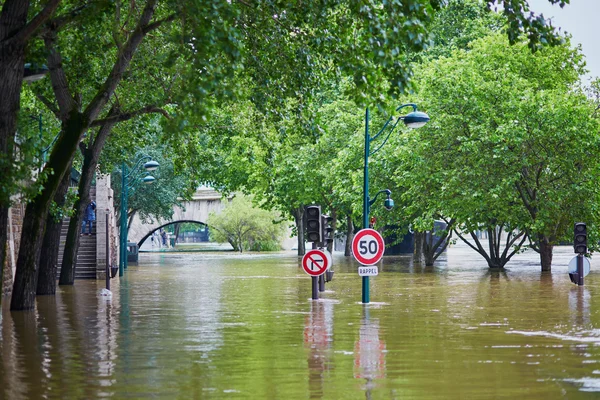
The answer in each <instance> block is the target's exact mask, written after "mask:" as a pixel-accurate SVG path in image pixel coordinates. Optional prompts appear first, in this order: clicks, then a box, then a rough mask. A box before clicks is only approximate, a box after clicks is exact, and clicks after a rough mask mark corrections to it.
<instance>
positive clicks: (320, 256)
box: [302, 249, 329, 276]
mask: <svg viewBox="0 0 600 400" xmlns="http://www.w3.org/2000/svg"><path fill="white" fill-rule="evenodd" d="M328 266H329V259H328V258H327V255H326V254H325V253H324V252H323V251H322V250H316V249H315V250H309V251H308V252H307V253H306V254H305V255H304V257H302V268H303V269H304V272H306V273H307V274H309V275H310V276H319V275H323V274H324V273H325V271H326V270H327V267H328Z"/></svg>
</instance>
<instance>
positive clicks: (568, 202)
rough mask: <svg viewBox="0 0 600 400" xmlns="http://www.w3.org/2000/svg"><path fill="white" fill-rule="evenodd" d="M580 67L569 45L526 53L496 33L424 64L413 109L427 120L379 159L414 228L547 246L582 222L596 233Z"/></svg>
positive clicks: (594, 173)
mask: <svg viewBox="0 0 600 400" xmlns="http://www.w3.org/2000/svg"><path fill="white" fill-rule="evenodd" d="M582 71H583V62H582V57H581V54H580V52H579V51H578V50H577V49H572V48H570V47H569V46H568V43H565V44H564V45H560V46H557V47H553V48H544V49H542V50H540V51H538V52H536V53H534V54H532V53H531V52H530V51H529V49H528V48H527V44H526V43H517V44H515V45H513V46H510V45H509V44H508V41H507V40H506V39H505V38H504V37H502V36H499V35H492V36H489V37H486V38H484V39H480V40H477V41H475V42H474V43H473V45H472V48H471V49H470V50H467V51H464V50H461V51H455V52H453V53H452V56H451V57H448V58H440V59H439V60H437V61H432V62H429V63H427V64H425V65H424V66H423V67H422V68H421V69H420V70H419V72H418V74H417V76H418V82H417V85H418V88H419V104H420V105H421V106H422V107H424V108H425V109H426V110H427V112H428V113H429V115H430V116H431V117H432V121H431V122H430V124H428V125H427V126H426V127H424V128H422V129H420V130H418V131H414V132H411V134H410V135H408V136H406V137H403V138H400V140H399V141H398V142H396V148H395V149H394V150H395V153H394V154H390V153H388V154H387V157H388V158H389V160H390V161H393V162H394V164H395V165H396V168H395V173H394V175H395V180H396V182H397V184H398V185H399V186H401V187H403V188H405V189H406V190H405V191H404V194H403V201H404V203H405V204H407V207H406V209H405V212H406V215H408V216H411V218H412V219H413V223H414V224H415V226H416V227H418V228H421V229H428V228H429V227H430V226H431V221H432V219H433V218H435V217H436V216H439V215H442V216H445V217H451V218H456V220H457V223H458V224H459V226H460V229H461V230H464V231H468V232H472V231H474V230H478V229H479V230H486V229H488V228H490V229H492V228H493V229H495V227H496V226H504V227H505V229H508V230H512V229H518V230H520V231H525V232H528V233H529V235H530V237H531V238H532V240H534V241H537V240H542V239H543V240H545V241H547V242H548V243H550V244H556V243H557V242H558V240H560V239H566V238H570V235H571V230H572V225H573V222H575V220H582V221H586V222H588V223H589V225H590V226H592V227H593V229H592V231H594V233H593V235H594V237H597V233H598V232H597V228H598V223H599V222H600V220H599V219H598V218H599V217H600V215H599V214H598V210H597V207H596V204H597V203H598V200H599V198H598V195H599V191H598V189H597V185H596V184H595V182H597V180H598V179H599V178H600V176H599V175H598V174H599V172H600V164H599V162H598V160H597V157H595V153H596V152H597V151H598V149H599V146H600V138H599V137H598V123H597V122H598V121H597V120H595V119H593V118H592V115H593V112H594V108H593V104H592V103H591V102H590V101H589V100H588V98H587V97H586V96H585V95H584V94H583V93H582V91H581V90H580V89H579V88H578V86H577V85H578V79H579V76H580V74H581V73H582ZM593 242H594V243H596V242H597V240H593Z"/></svg>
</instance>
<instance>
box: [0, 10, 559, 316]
mask: <svg viewBox="0 0 600 400" xmlns="http://www.w3.org/2000/svg"><path fill="white" fill-rule="evenodd" d="M440 3H441V2H440V1H439V0H411V1H406V2H402V3H385V4H384V5H383V7H381V6H380V5H379V4H371V3H364V4H363V3H355V2H338V1H331V2H325V3H315V4H314V5H311V6H310V7H307V5H306V4H304V3H294V2H290V3H287V2H286V3H283V4H281V3H274V2H267V3H266V4H262V3H261V4H260V6H252V5H248V4H246V3H238V2H227V1H220V0H213V1H203V2H199V1H190V0H147V1H145V2H143V3H142V4H136V6H137V7H126V6H125V5H124V4H122V3H121V2H119V1H117V2H105V1H89V2H84V3H81V2H79V1H75V0H73V1H63V2H62V3H61V5H60V7H59V9H58V11H57V16H56V17H53V18H52V19H50V20H48V19H49V18H50V16H51V15H52V14H53V12H54V11H55V10H56V9H57V5H58V4H59V1H58V0H54V1H48V2H47V3H46V5H45V6H44V7H43V8H42V7H40V9H41V11H40V12H39V14H37V16H36V17H33V18H32V19H31V20H30V21H29V22H28V20H27V13H28V8H29V4H30V2H29V1H21V0H18V1H17V0H6V1H4V2H3V3H2V13H1V14H0V18H1V19H2V21H0V26H2V31H0V54H1V56H0V69H1V70H3V71H9V72H7V73H5V74H3V76H2V77H1V78H0V89H1V91H2V93H10V94H11V95H10V96H5V98H2V100H1V102H0V115H2V118H6V121H5V122H6V123H4V122H3V123H0V146H1V147H2V149H0V150H1V151H2V155H3V156H4V159H5V160H9V161H12V159H13V157H12V155H13V154H12V147H11V146H10V143H11V141H12V140H13V139H14V134H15V128H14V126H15V124H14V120H15V119H16V114H17V111H18V108H19V94H18V93H19V89H20V87H21V84H22V83H21V78H22V72H20V71H22V69H21V65H22V64H23V61H24V51H25V48H26V47H27V49H29V51H30V54H31V56H32V57H36V58H37V59H44V58H45V61H46V64H47V65H48V67H49V69H50V78H51V81H52V82H51V83H52V84H51V96H45V104H46V105H47V106H48V108H49V109H51V110H52V111H53V112H54V113H55V115H56V116H57V118H58V119H59V120H60V124H61V133H60V135H59V137H58V140H57V142H56V144H55V146H54V147H53V149H52V152H51V153H50V157H49V160H48V163H47V164H46V167H45V170H46V176H47V177H48V178H47V181H46V182H45V183H44V185H43V187H42V189H41V190H40V192H39V193H38V194H36V195H35V196H33V198H32V200H31V202H30V203H29V204H28V205H27V209H26V213H25V219H24V232H27V234H26V235H23V238H22V240H21V247H20V251H19V256H18V260H17V273H16V276H15V285H14V289H13V298H12V304H11V308H12V309H29V308H32V307H33V306H34V301H33V299H34V290H33V287H35V286H36V283H37V274H38V260H39V254H40V248H41V240H42V239H41V238H42V236H43V232H44V228H45V220H46V215H47V212H48V209H49V205H50V203H51V201H52V199H53V198H54V196H55V194H56V191H57V190H58V186H59V184H60V182H61V180H62V178H63V176H64V175H65V173H66V172H67V170H68V166H69V165H70V163H71V162H72V159H73V157H74V155H75V153H76V151H77V147H78V144H79V143H80V141H81V139H82V138H83V135H84V133H85V132H86V131H88V130H89V129H90V128H92V127H94V126H95V124H99V125H100V124H102V122H101V121H106V120H105V117H106V116H107V115H108V113H109V112H110V109H111V107H112V106H113V104H111V101H112V100H114V99H115V98H118V97H119V94H120V93H119V90H120V87H121V85H122V84H123V85H125V84H126V83H127V81H128V80H131V81H135V78H136V77H137V76H136V74H135V72H136V71H137V69H136V64H135V61H136V58H137V55H138V53H141V51H142V50H143V49H142V47H143V45H144V43H146V42H148V41H149V40H148V39H150V40H152V39H156V38H159V39H158V43H156V42H155V43H154V47H149V48H151V49H152V51H151V52H150V53H149V54H151V55H152V57H150V58H146V59H145V60H144V61H145V65H149V66H156V70H155V73H156V74H160V72H161V70H162V69H164V68H169V67H170V66H172V65H173V64H177V65H180V66H183V67H184V69H182V70H181V71H179V72H180V73H179V74H178V75H177V76H178V78H179V79H178V81H177V82H178V84H179V85H182V87H183V86H185V88H187V89H188V90H184V91H182V92H180V93H178V94H177V95H174V96H173V97H172V103H176V104H177V105H178V106H179V107H180V108H181V109H182V110H184V111H181V112H180V116H186V115H187V116H188V119H189V118H190V117H189V116H198V117H203V116H206V114H207V111H208V110H209V109H210V105H211V104H212V102H213V101H214V98H215V96H216V95H217V94H221V95H228V94H232V92H234V91H235V88H236V86H234V85H233V83H234V82H235V80H236V78H237V77H238V76H239V75H242V74H243V75H246V76H250V77H251V78H252V79H253V80H254V81H255V82H256V83H257V85H256V86H252V89H254V90H256V89H258V90H257V91H256V92H255V93H254V96H253V98H254V99H255V101H256V102H257V103H260V104H262V105H263V107H268V106H269V104H273V103H274V104H277V100H279V99H280V98H285V97H289V96H292V95H294V96H298V95H303V94H305V95H309V94H310V93H311V91H312V90H314V89H315V88H317V87H318V85H319V84H320V82H321V81H322V77H323V76H327V75H336V74H343V75H347V76H351V77H352V78H353V81H354V87H353V90H352V95H353V98H355V99H357V100H358V101H359V102H365V99H373V100H369V101H366V103H371V102H380V101H381V98H380V97H379V95H380V94H381V93H388V94H390V95H395V94H398V93H400V92H401V91H402V90H404V89H405V88H406V86H407V83H408V81H409V79H410V67H409V63H407V62H406V61H407V54H408V53H411V52H416V51H420V50H422V49H423V48H424V47H425V46H427V44H428V43H429V34H428V29H427V24H428V23H429V22H430V20H431V18H432V16H433V14H434V11H435V9H437V8H438V7H439V6H440ZM490 3H494V2H493V1H490ZM35 4H36V5H38V4H37V3H35ZM504 5H505V8H504V12H505V13H506V14H507V15H509V21H510V22H511V26H510V28H511V29H510V31H509V32H511V33H512V34H516V33H518V32H521V31H526V32H528V33H529V37H530V40H531V42H532V43H534V44H535V43H538V42H542V41H552V39H553V38H554V36H553V35H552V32H551V31H550V30H548V29H547V27H546V25H545V21H543V19H539V18H538V19H534V18H533V17H532V16H529V15H526V14H524V11H526V10H527V7H526V5H527V3H526V2H525V1H524V0H514V1H511V2H510V3H508V2H504ZM519 5H525V7H519ZM511 18H512V19H511ZM207 21H211V23H207ZM176 22H177V23H176ZM42 24H43V29H38V28H42ZM397 26H403V29H397ZM34 34H36V35H38V36H36V38H39V39H41V40H36V41H35V43H33V44H32V45H30V46H27V45H28V43H29V40H30V39H31V38H32V37H33V35H34ZM165 38H167V39H168V41H169V42H170V43H171V44H172V45H173V47H170V46H163V44H164V39H165ZM42 42H43V45H42ZM68 51H70V52H71V54H72V55H73V57H71V60H72V61H75V62H74V63H73V64H74V65H70V66H69V63H65V62H63V60H64V59H65V54H67V53H66V52H68ZM84 57H85V58H84ZM86 58H87V59H86ZM88 60H94V61H88ZM106 60H111V62H108V63H107V62H106ZM175 61H178V63H176V62H175ZM86 67H92V68H86ZM242 67H244V68H242ZM88 70H89V71H88ZM84 71H85V73H84ZM48 90H49V91H50V88H48ZM152 90H155V89H154V88H150V89H149V90H148V91H150V92H151V91H152ZM148 91H143V92H142V93H148ZM268 92H270V93H277V94H279V95H280V96H276V97H272V96H266V95H265V94H266V93H268ZM271 100H275V101H274V102H273V101H271ZM148 106H150V105H148ZM5 111H6V113H5ZM133 111H136V110H133ZM133 111H132V110H124V111H123V113H124V114H127V113H131V112H133ZM115 118H116V119H117V120H118V119H119V117H115ZM182 131H185V130H182ZM174 140H176V139H174ZM5 143H8V144H7V145H5ZM6 165H10V164H9V162H7V163H6ZM0 172H2V174H1V175H2V176H4V177H10V176H11V173H10V171H9V170H6V171H4V170H3V171H0ZM9 186H10V185H9ZM9 199H10V196H9V194H8V195H7V196H5V198H3V205H2V209H1V210H0V226H2V229H3V231H2V232H5V228H4V227H5V226H6V224H3V223H1V222H2V220H3V219H4V214H5V213H6V210H7V207H8V201H9ZM4 200H6V201H4ZM5 239H6V235H5V233H0V242H2V243H5ZM2 243H0V248H1V249H2V250H1V251H2V254H0V259H1V258H3V257H4V245H3V244H2Z"/></svg>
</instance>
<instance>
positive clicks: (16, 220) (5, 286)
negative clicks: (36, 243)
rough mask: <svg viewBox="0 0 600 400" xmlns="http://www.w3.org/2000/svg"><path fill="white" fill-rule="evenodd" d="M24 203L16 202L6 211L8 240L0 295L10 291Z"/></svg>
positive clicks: (23, 213)
mask: <svg viewBox="0 0 600 400" xmlns="http://www.w3.org/2000/svg"><path fill="white" fill-rule="evenodd" d="M24 215H25V205H24V204H22V202H17V203H15V204H14V205H13V207H11V208H10V210H9V213H8V241H7V243H6V247H7V250H8V251H7V252H6V261H5V263H4V275H3V282H2V288H1V289H2V295H4V296H8V295H10V293H11V292H12V286H13V277H14V276H15V269H16V268H17V256H18V253H19V244H20V242H21V232H22V231H23V229H22V228H23V216H24Z"/></svg>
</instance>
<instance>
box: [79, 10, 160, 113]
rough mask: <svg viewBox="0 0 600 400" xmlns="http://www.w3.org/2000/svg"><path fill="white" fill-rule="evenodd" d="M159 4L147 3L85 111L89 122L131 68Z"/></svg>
mask: <svg viewBox="0 0 600 400" xmlns="http://www.w3.org/2000/svg"><path fill="white" fill-rule="evenodd" d="M157 3H158V0H148V2H147V3H146V7H144V10H143V11H142V15H141V17H140V19H139V21H138V24H137V26H136V28H135V30H134V31H133V33H132V34H131V36H130V37H129V39H128V40H127V42H126V43H125V45H124V46H123V49H122V50H121V51H120V52H119V55H118V56H117V60H116V61H115V63H114V65H113V68H112V70H111V71H110V73H109V74H108V76H107V77H106V79H105V80H104V83H103V84H102V87H101V88H100V89H99V90H98V92H97V93H96V95H95V96H94V98H93V99H92V101H91V102H90V104H89V105H88V106H87V107H86V109H85V111H84V116H85V118H86V119H87V120H88V121H93V120H95V119H96V117H97V116H98V114H100V111H101V110H102V108H103V107H104V106H105V105H106V103H107V102H108V100H109V99H110V97H111V96H112V95H113V94H114V92H115V90H116V88H117V86H118V85H119V83H120V82H121V79H122V78H123V73H124V72H125V71H126V70H127V68H128V67H129V64H130V63H131V60H132V59H133V55H134V54H135V52H136V50H137V48H138V46H139V45H140V43H141V42H142V40H143V39H144V36H145V35H146V33H145V32H144V27H146V26H147V25H148V23H149V22H150V20H151V19H152V16H153V15H154V11H155V9H156V6H157Z"/></svg>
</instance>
